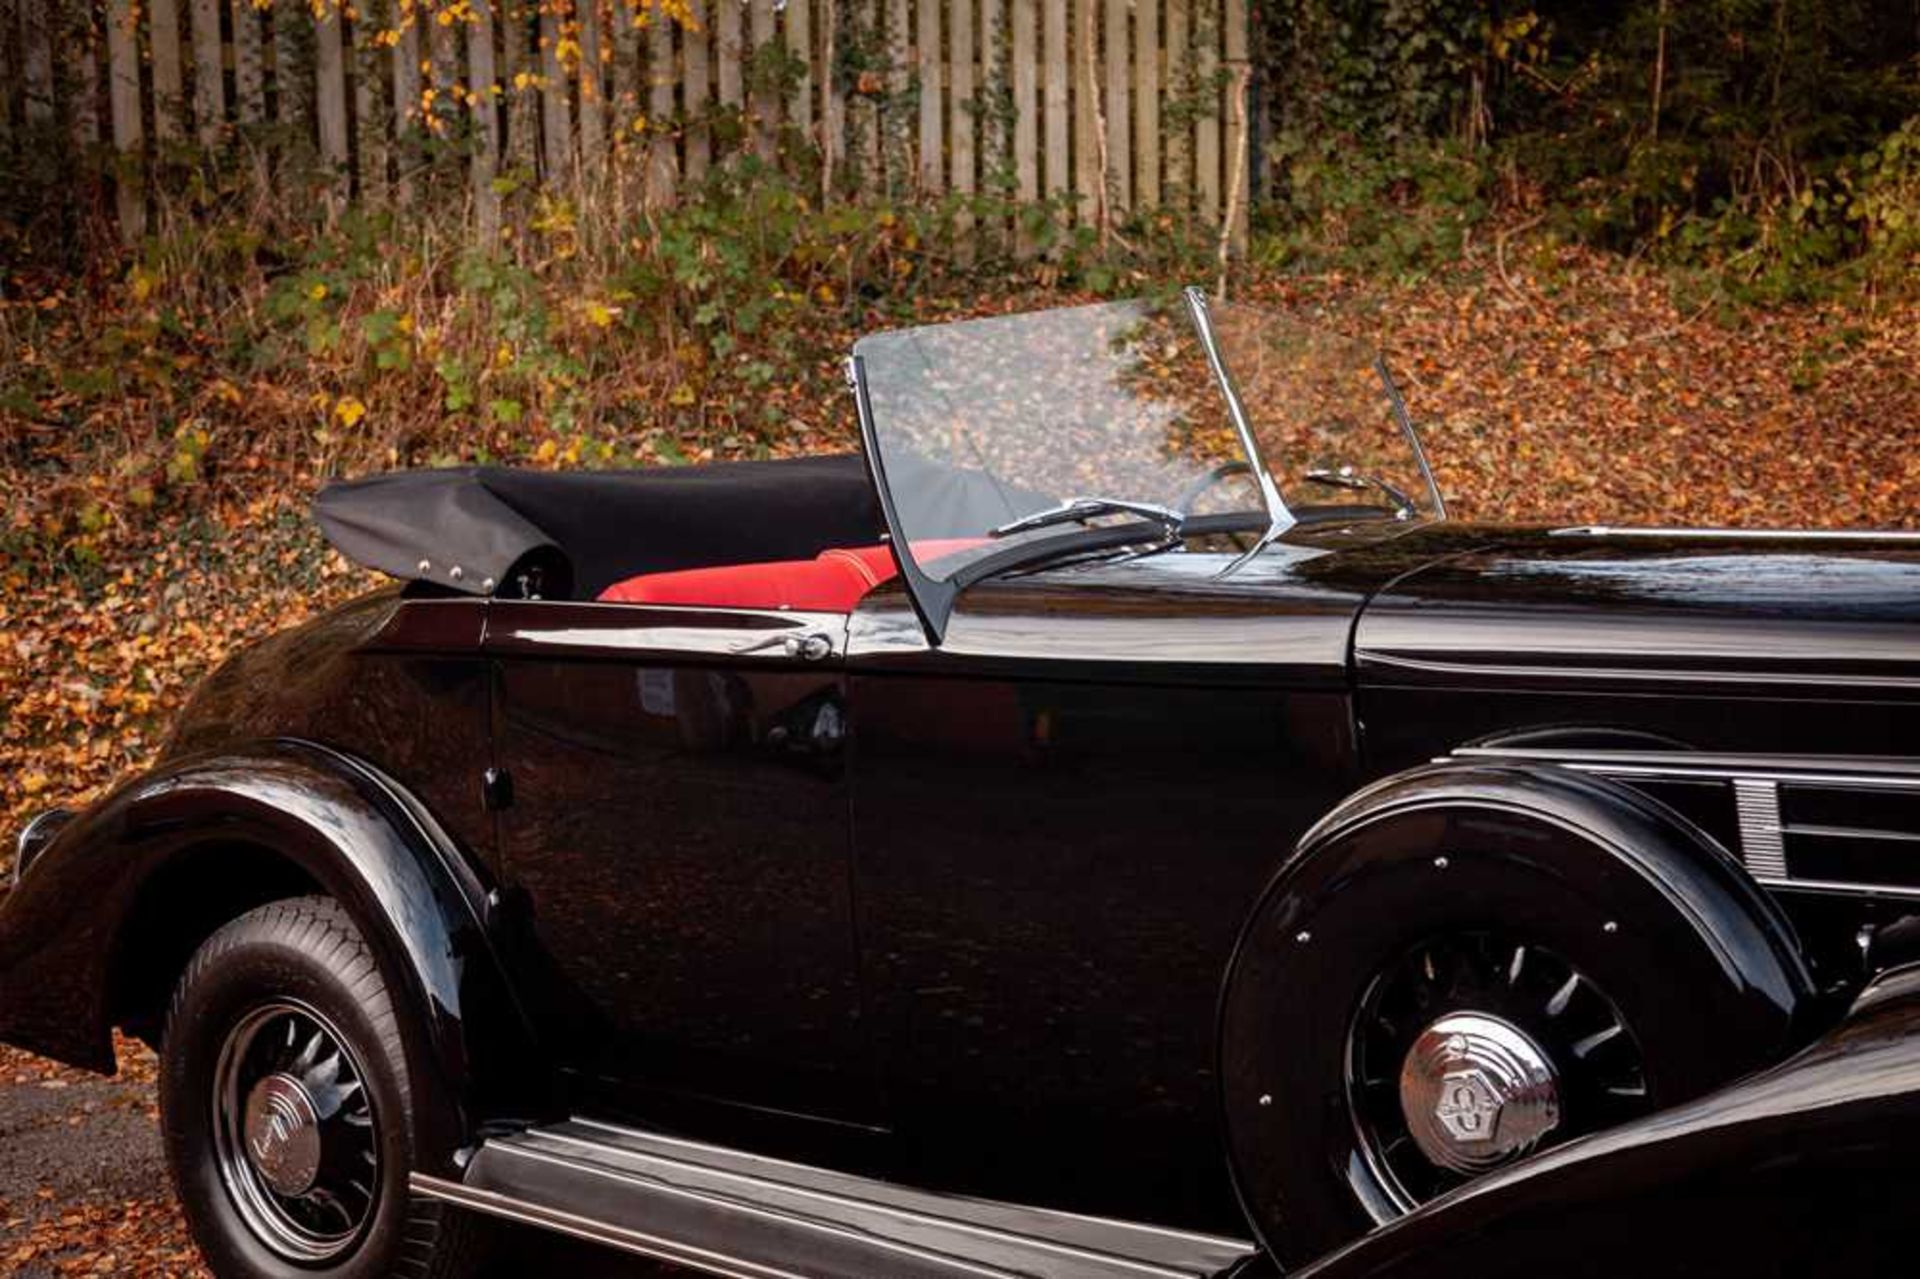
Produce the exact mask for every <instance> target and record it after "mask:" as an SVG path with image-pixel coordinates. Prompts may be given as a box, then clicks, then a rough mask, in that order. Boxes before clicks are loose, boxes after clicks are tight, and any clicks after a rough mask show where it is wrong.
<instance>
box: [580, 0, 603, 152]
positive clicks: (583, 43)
mask: <svg viewBox="0 0 1920 1279" xmlns="http://www.w3.org/2000/svg"><path fill="white" fill-rule="evenodd" d="M574 12H575V13H577V14H578V15H579V23H580V105H579V111H580V169H581V174H580V176H581V178H582V179H583V183H582V185H584V186H589V187H592V186H602V187H603V186H605V185H607V182H606V179H607V176H608V175H607V94H606V80H605V77H604V76H603V74H602V73H603V71H604V70H605V67H604V64H603V63H602V62H601V60H600V0H576V3H575V6H574Z"/></svg>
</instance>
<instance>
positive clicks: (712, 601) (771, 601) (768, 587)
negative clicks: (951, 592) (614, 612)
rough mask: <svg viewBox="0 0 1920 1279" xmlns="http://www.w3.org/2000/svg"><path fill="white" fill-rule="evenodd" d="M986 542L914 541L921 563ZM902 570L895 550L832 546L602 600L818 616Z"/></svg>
mask: <svg viewBox="0 0 1920 1279" xmlns="http://www.w3.org/2000/svg"><path fill="white" fill-rule="evenodd" d="M981 540H982V539H980V538H977V537H969V538H959V537H956V538H939V539H934V540H930V541H926V542H915V543H914V544H913V548H914V552H915V554H917V555H918V556H920V557H921V558H922V559H937V558H939V557H940V556H942V555H951V554H953V553H954V552H955V551H963V550H966V549H968V548H970V547H974V546H978V545H979V544H980V542H981ZM899 571H900V569H899V565H897V564H896V563H895V562H894V559H893V549H892V548H891V547H889V546H886V545H884V544H882V545H879V546H845V547H838V546H837V547H834V548H832V549H831V550H825V551H822V552H820V554H819V556H818V557H816V558H814V559H810V560H772V561H768V562H766V563H762V564H723V565H720V566H718V567H716V568H689V569H679V570H677V571H675V572H671V573H642V574H641V575H640V576H639V577H630V578H628V579H627V580H626V581H624V582H615V583H614V584H613V585H612V586H609V587H608V588H607V589H606V590H604V591H602V592H600V598H601V599H602V600H604V601H607V602H610V603H618V604H681V605H696V606H705V607H707V608H770V609H782V608H794V609H804V610H806V611H808V612H814V613H851V612H852V611H853V608H854V605H856V604H858V603H859V602H860V598H861V596H863V595H865V594H866V593H867V592H868V591H870V590H872V589H873V588H874V587H876V586H878V585H880V583H882V582H885V581H888V580H889V579H891V578H892V577H893V576H894V575H895V574H896V573H898V572H899Z"/></svg>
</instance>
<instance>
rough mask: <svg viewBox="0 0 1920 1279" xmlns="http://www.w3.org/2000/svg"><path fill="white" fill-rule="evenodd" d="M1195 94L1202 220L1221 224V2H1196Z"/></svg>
mask: <svg viewBox="0 0 1920 1279" xmlns="http://www.w3.org/2000/svg"><path fill="white" fill-rule="evenodd" d="M1193 28H1194V30H1193V40H1194V45H1195V49H1194V59H1193V69H1194V91H1195V95H1196V97H1197V98H1198V106H1199V111H1200V115H1199V118H1198V119H1197V120H1196V121H1195V122H1194V147H1193V168H1194V185H1195V186H1196V187H1197V188H1198V194H1199V197H1200V217H1201V219H1202V220H1203V221H1204V222H1205V223H1206V224H1207V225H1208V226H1213V225H1214V224H1215V223H1217V222H1218V221H1219V220H1220V99H1221V93H1220V0H1196V8H1195V11H1194V22H1193Z"/></svg>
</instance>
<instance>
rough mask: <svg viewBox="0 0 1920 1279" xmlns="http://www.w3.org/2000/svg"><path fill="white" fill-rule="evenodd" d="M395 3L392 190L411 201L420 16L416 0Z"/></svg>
mask: <svg viewBox="0 0 1920 1279" xmlns="http://www.w3.org/2000/svg"><path fill="white" fill-rule="evenodd" d="M395 2H396V4H397V5H398V6H399V7H398V8H397V9H396V11H395V13H394V15H393V20H394V23H395V25H396V26H397V27H398V28H399V32H400V34H399V37H398V39H397V40H396V41H395V42H394V46H393V138H394V163H393V167H394V177H395V183H394V193H395V195H397V196H398V197H399V200H400V202H401V203H402V204H411V203H412V202H413V190H414V187H413V182H414V176H415V174H416V173H417V171H418V170H419V168H420V145H419V143H420V138H419V132H418V130H419V129H420V128H421V127H422V121H421V116H420V16H421V9H420V4H419V3H418V0H415V2H414V3H406V0H395Z"/></svg>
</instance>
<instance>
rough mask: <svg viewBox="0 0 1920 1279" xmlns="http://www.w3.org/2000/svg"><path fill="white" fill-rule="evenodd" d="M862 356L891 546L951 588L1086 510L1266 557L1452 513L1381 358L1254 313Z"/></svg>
mask: <svg viewBox="0 0 1920 1279" xmlns="http://www.w3.org/2000/svg"><path fill="white" fill-rule="evenodd" d="M1208 341H1211V342H1212V343H1213V344H1214V348H1215V350H1216V351H1217V353H1218V355H1219V357H1220V364H1221V370H1222V372H1221V373H1220V374H1216V371H1215V369H1214V368H1213V366H1212V364H1211V362H1210V361H1209V358H1208V350H1207V347H1206V345H1205V343H1207V342H1208ZM854 354H855V356H856V365H857V368H858V372H859V377H860V385H861V390H862V393H863V395H864V397H865V408H866V413H867V419H866V425H867V428H868V430H869V431H870V433H871V444H872V447H873V448H874V450H875V452H876V454H877V458H878V461H879V463H880V466H879V470H880V472H881V478H882V482H883V483H884V484H885V485H886V488H887V491H888V494H889V495H890V497H891V500H892V506H893V515H892V519H893V523H894V525H895V530H894V531H895V533H896V535H897V536H901V537H904V538H905V540H906V541H907V542H908V545H909V551H910V554H911V556H912V558H913V560H914V562H915V563H916V564H917V565H918V566H919V567H920V569H921V570H922V571H923V572H925V573H926V574H927V575H928V576H929V577H932V578H935V579H945V578H948V577H950V576H951V575H952V574H953V573H954V572H955V571H956V570H957V569H959V568H960V567H961V566H963V565H965V564H967V563H969V562H971V561H974V560H977V559H979V558H981V557H982V556H984V555H986V554H989V553H991V552H992V551H996V550H998V549H1000V548H1003V547H1008V546H1018V545H1020V544H1021V543H1022V541H1023V540H1032V539H1043V538H1048V537H1054V538H1057V537H1058V534H1059V529H1060V521H1058V520H1053V521H1052V522H1051V523H1048V524H1047V525H1046V527H1044V528H1038V529H1032V528H1023V529H1009V528H1008V526H1009V525H1011V524H1013V523H1015V522H1016V521H1020V520H1022V519H1023V518H1026V517H1036V516H1039V517H1046V516H1047V515H1048V513H1051V514H1054V515H1057V514H1059V512H1058V511H1057V510H1056V509H1055V508H1059V507H1061V506H1062V505H1063V504H1067V503H1076V502H1080V501H1082V500H1085V501H1087V502H1089V503H1092V504H1093V506H1094V507H1097V511H1096V510H1092V509H1089V510H1087V511H1076V512H1074V513H1072V519H1073V521H1074V522H1075V523H1076V524H1079V525H1083V526H1092V525H1095V524H1097V523H1100V522H1112V521H1127V520H1132V521H1134V522H1136V523H1139V522H1142V521H1144V522H1145V523H1146V524H1148V525H1150V526H1151V527H1153V528H1155V529H1158V530H1161V531H1162V533H1161V534H1158V535H1161V536H1163V537H1164V541H1163V544H1162V545H1161V546H1160V549H1164V550H1177V549H1181V548H1182V547H1183V546H1184V544H1185V538H1184V537H1183V536H1182V533H1183V532H1184V533H1187V534H1191V532H1192V531H1193V530H1194V529H1196V528H1202V527H1204V528H1205V529H1207V530H1210V531H1216V532H1217V531H1219V530H1220V529H1222V528H1223V527H1231V528H1233V529H1234V531H1235V533H1236V534H1237V533H1239V532H1242V531H1245V532H1249V533H1250V534H1251V535H1252V537H1253V538H1254V539H1258V538H1259V537H1260V536H1261V535H1262V534H1263V533H1268V532H1270V531H1271V530H1278V529H1284V528H1285V527H1287V526H1288V525H1289V524H1291V523H1292V522H1293V521H1295V520H1298V521H1301V522H1303V523H1306V522H1328V521H1339V522H1343V523H1352V522H1354V521H1362V520H1370V519H1378V520H1396V521H1397V520H1409V519H1424V518H1434V517H1438V516H1440V515H1441V514H1442V513H1443V512H1442V509H1441V505H1440V501H1439V497H1438V495H1437V494H1436V493H1435V491H1434V489H1433V485H1432V482H1431V480H1430V478H1429V476H1428V474H1427V469H1426V464H1425V462H1424V460H1423V459H1422V457H1421V455H1420V452H1419V448H1418V444H1417V442H1416V441H1415V440H1414V437H1413V435H1412V431H1411V428H1410V427H1409V426H1408V425H1407V423H1406V421H1405V416H1404V413H1403V411H1402V410H1401V408H1400V405H1399V401H1398V399H1397V397H1396V395H1395V393H1394V391H1393V387H1392V383H1391V381H1390V380H1389V379H1388V377H1387V375H1386V370H1385V367H1384V366H1383V365H1382V364H1381V363H1380V361H1379V360H1378V358H1377V357H1376V356H1375V354H1374V353H1373V352H1372V351H1371V350H1370V349H1369V348H1367V347H1366V346H1364V345H1362V344H1360V343H1356V342H1352V341H1349V340H1347V339H1345V338H1340V337H1336V336H1333V335H1331V334H1327V333H1322V332H1320V331H1318V330H1315V329H1313V328H1310V327H1308V326H1304V325H1301V324H1299V323H1297V322H1295V321H1293V320H1290V319H1288V318H1287V317H1285V316H1281V315H1278V314H1275V313H1273V312H1269V311H1265V310H1262V309H1260V308H1258V307H1252V306H1246V305H1243V304H1225V305H1218V306H1213V307H1208V306H1207V305H1206V304H1205V303H1204V301H1202V300H1201V299H1200V298H1199V296H1198V295H1197V294H1189V295H1188V296H1187V297H1183V298H1174V299H1171V300H1169V301H1166V302H1156V301H1146V300H1142V301H1132V302H1115V303H1106V304H1101V305H1097V306H1084V307H1069V308H1064V309H1060V310H1052V311H1036V312H1029V313H1026V314H1022V315H1009V316H995V317H991V318H987V319H978V320H965V321H961V322H957V323H953V324H944V325H936V326H930V327H925V328H915V329H904V330H899V331H896V332H892V333H882V334H877V335H874V336H872V337H868V338H865V339H863V340H862V341H861V342H860V343H859V344H858V345H857V346H856V347H855V348H854ZM1229 388H1231V389H1232V391H1233V392H1234V393H1235V398H1237V400H1238V402H1239V405H1240V407H1241V409H1242V412H1243V414H1244V419H1245V422H1244V425H1245V427H1246V430H1245V432H1244V434H1243V432H1242V430H1241V428H1240V425H1239V424H1236V421H1235V416H1234V413H1233V400H1231V399H1230V398H1229V394H1228V391H1229ZM1249 443H1251V447H1249ZM1256 465H1264V466H1266V467H1267V468H1269V474H1270V475H1271V477H1272V479H1273V481H1274V485H1275V486H1276V491H1274V492H1272V493H1269V494H1267V495H1265V496H1263V494H1262V491H1261V485H1260V484H1259V483H1257V482H1256V479H1255V469H1254V468H1255V467H1256ZM1269 498H1271V499H1273V500H1272V502H1271V507H1272V509H1270V502H1269ZM1282 503H1284V505H1282ZM1142 506H1145V507H1148V508H1152V509H1150V510H1148V511H1146V512H1145V514H1144V515H1143V513H1142V511H1141V510H1140V509H1138V508H1140V507H1142ZM1205 516H1215V517H1221V518H1219V519H1215V520H1212V521H1203V520H1196V517H1205ZM1248 546H1249V547H1252V548H1254V549H1255V550H1257V544H1256V542H1254V541H1249V542H1248Z"/></svg>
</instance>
